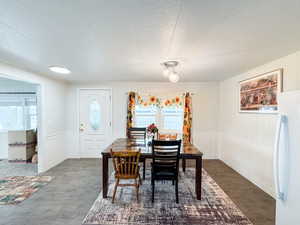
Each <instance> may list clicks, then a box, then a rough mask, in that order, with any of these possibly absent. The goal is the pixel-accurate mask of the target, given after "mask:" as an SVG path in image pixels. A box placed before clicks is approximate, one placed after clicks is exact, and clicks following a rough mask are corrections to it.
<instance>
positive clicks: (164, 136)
mask: <svg viewBox="0 0 300 225" xmlns="http://www.w3.org/2000/svg"><path fill="white" fill-rule="evenodd" d="M158 140H170V141H173V140H177V134H176V133H174V134H160V133H159V134H158Z"/></svg>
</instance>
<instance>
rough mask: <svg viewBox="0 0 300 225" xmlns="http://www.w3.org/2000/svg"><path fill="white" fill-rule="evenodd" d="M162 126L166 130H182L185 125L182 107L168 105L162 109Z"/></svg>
mask: <svg viewBox="0 0 300 225" xmlns="http://www.w3.org/2000/svg"><path fill="white" fill-rule="evenodd" d="M161 119H162V126H161V129H163V130H166V131H181V130H182V125H183V109H182V107H166V108H163V109H162V110H161Z"/></svg>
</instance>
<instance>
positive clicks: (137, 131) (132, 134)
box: [128, 127, 147, 139]
mask: <svg viewBox="0 0 300 225" xmlns="http://www.w3.org/2000/svg"><path fill="white" fill-rule="evenodd" d="M146 134H147V129H146V128H145V127H131V128H129V129H128V135H129V137H128V138H129V139H146Z"/></svg>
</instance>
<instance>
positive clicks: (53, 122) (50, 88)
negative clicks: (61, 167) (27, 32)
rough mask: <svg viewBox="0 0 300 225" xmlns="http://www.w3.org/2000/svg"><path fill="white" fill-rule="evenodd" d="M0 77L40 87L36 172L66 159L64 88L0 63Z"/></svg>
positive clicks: (58, 83) (55, 81) (47, 79)
mask: <svg viewBox="0 0 300 225" xmlns="http://www.w3.org/2000/svg"><path fill="white" fill-rule="evenodd" d="M0 76H1V77H6V78H11V79H16V80H22V81H28V82H32V83H36V84H40V96H41V99H40V100H41V101H40V106H41V111H40V120H41V127H40V129H39V130H38V132H39V164H38V168H39V172H43V171H46V170H48V169H49V168H51V167H53V166H55V165H57V164H58V163H60V162H61V161H63V160H65V159H66V154H65V145H66V144H65V141H66V140H65V136H66V129H65V116H67V115H66V113H65V97H66V88H67V85H66V84H65V83H63V82H61V81H57V80H52V79H49V78H46V77H42V76H39V75H37V74H34V73H30V72H26V71H24V70H21V69H17V68H15V67H13V66H10V65H6V64H2V63H0Z"/></svg>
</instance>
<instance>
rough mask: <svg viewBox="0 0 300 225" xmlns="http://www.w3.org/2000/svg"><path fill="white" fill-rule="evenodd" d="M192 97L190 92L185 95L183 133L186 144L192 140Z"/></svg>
mask: <svg viewBox="0 0 300 225" xmlns="http://www.w3.org/2000/svg"><path fill="white" fill-rule="evenodd" d="M191 137H192V97H191V94H190V93H189V92H187V93H185V96H184V118H183V134H182V139H183V143H184V144H189V143H191V141H192V138H191Z"/></svg>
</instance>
